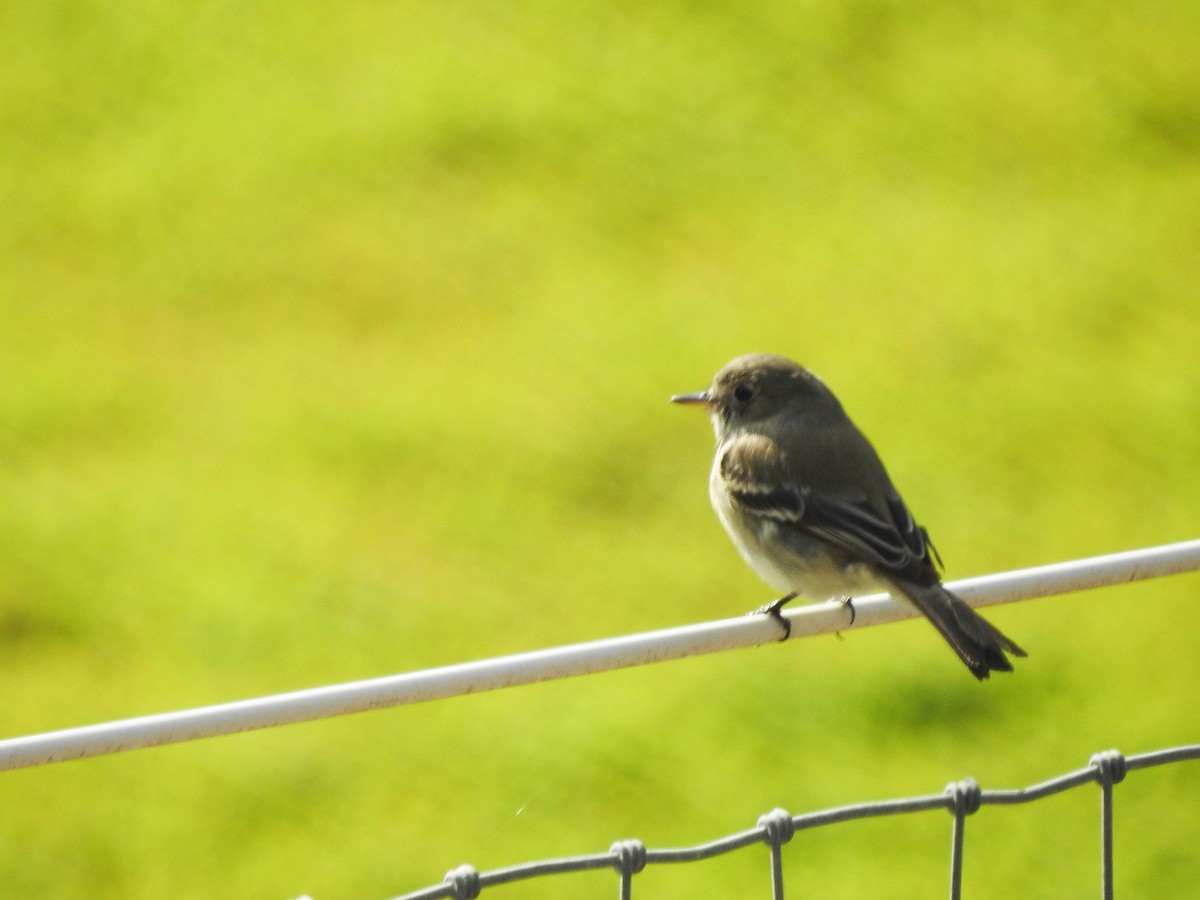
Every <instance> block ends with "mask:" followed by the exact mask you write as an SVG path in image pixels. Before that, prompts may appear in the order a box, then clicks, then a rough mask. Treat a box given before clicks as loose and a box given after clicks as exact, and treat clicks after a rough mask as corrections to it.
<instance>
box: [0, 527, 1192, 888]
mask: <svg viewBox="0 0 1200 900" xmlns="http://www.w3.org/2000/svg"><path fill="white" fill-rule="evenodd" d="M1198 569H1200V540H1194V541H1185V542H1182V543H1177V544H1168V545H1164V546H1160V547H1150V548H1146V549H1142V550H1131V551H1128V552H1124V553H1115V554H1111V555H1108V556H1099V557H1092V558H1090V559H1081V560H1074V561H1071V562H1065V563H1056V564H1053V565H1049V566H1040V567H1036V568H1030V569H1020V570H1017V571H1012V572H1005V573H1000V574H995V575H987V576H984V577H981V578H973V579H966V580H963V581H956V582H950V583H948V584H947V587H949V588H950V589H951V590H953V591H954V592H955V593H957V594H958V595H959V596H961V597H962V598H963V599H964V600H966V601H967V602H968V603H969V604H971V605H972V606H988V605H992V604H997V603H1009V602H1013V601H1016V600H1025V599H1031V598H1034V597H1045V596H1050V595H1054V594H1062V593H1067V592H1070V591H1078V590H1085V589H1088V588H1095V587H1101V586H1104V585H1111V584H1121V583H1126V582H1131V581H1138V580H1142V579H1147V578H1157V577H1161V576H1165V575H1175V574H1180V573H1183V572H1191V571H1196V570H1198ZM917 614H918V613H917V612H916V611H915V610H914V609H913V608H912V607H911V606H909V605H907V604H904V603H900V602H897V601H896V600H893V599H892V598H890V597H888V596H887V595H885V594H880V595H875V596H871V597H863V598H855V601H854V607H853V610H851V609H849V608H848V607H847V605H846V604H843V603H840V602H836V601H835V602H831V603H821V604H814V605H811V606H803V607H798V608H795V609H790V610H787V611H786V612H785V613H784V616H785V617H786V618H787V620H788V623H789V625H790V633H789V636H788V638H787V639H788V640H794V639H796V638H800V637H808V636H812V635H816V634H825V633H829V632H835V631H846V630H849V629H859V628H866V627H870V626H872V625H879V624H884V623H886V622H894V621H899V620H902V619H907V618H912V617H914V616H915V615H917ZM779 640H780V629H779V623H778V622H777V621H775V620H774V619H773V618H772V617H769V616H762V615H755V616H741V617H738V618H735V619H724V620H720V621H716V622H706V623H702V624H698V625H689V626H685V627H682V628H671V629H665V630H661V631H653V632H645V633H642V634H635V635H628V636H625V637H619V638H611V639H607V640H601V641H592V642H589V643H583V644H573V645H570V646H566V647H558V648H553V649H549V650H538V651H534V652H531V653H521V654H515V655H511V656H503V657H496V658H493V659H485V660H480V661H477V662H472V663H463V664H459V665H452V666H444V667H441V668H436V669H427V670H424V671H419V672H412V673H407V674H403V675H393V676H388V677H385V678H375V679H369V680H366V681H355V682H349V683H345V684H337V685H328V686H325V687H319V688H313V689H309V690H302V691H293V692H291V693H286V694H277V695H273V696H269V697H260V698H256V699H251V700H243V701H238V702H234V703H224V704H218V705H215V706H206V707H201V708H199V709H191V710H181V711H177V712H171V713H163V714H159V715H151V716H143V717H140V718H134V719H123V720H119V721H114V722H105V723H101V724H98V725H89V726H83V727H79V728H69V729H65V730H61V731H52V732H47V733H45V734H37V735H30V736H28V737H18V738H9V739H6V740H0V770H5V769H18V768H25V767H30V766H39V765H47V764H49V763H57V762H65V761H67V760H73V759H83V758H87V757H93V756H100V755H103V754H109V753H120V752H125V751H128V750H135V749H138V748H142V747H152V746H159V745H163V744H170V743H177V742H182V741H190V740H196V739H199V738H204V737H213V736H216V735H223V734H231V733H234V732H240V731H248V730H251V729H260V728H270V727H274V726H277V725H284V724H290V723H295V722H302V721H310V720H314V719H320V718H326V717H330V716H337V715H345V714H348V713H355V712H364V711H367V710H371V709H381V708H386V707H390V706H398V705H402V704H409V703H420V702H424V701H428V700H436V699H442V698H447V697H452V696H457V695H461V694H470V693H478V692H481V691H489V690H496V689H499V688H504V687H513V686H516V685H520V684H530V683H534V682H539V681H548V680H551V679H556V678H566V677H569V676H576V675H583V674H587V673H591V672H601V671H609V670H612V669H618V668H623V667H628V666H634V665H644V664H648V663H654V662H663V661H666V660H669V659H678V658H681V657H685V656H692V655H697V654H702V653H714V652H718V651H721V650H728V649H733V648H737V647H750V646H757V645H759V644H766V643H771V642H776V641H779ZM1195 759H1200V745H1193V746H1183V747H1175V748H1171V749H1167V750H1160V751H1156V752H1153V753H1144V754H1141V755H1138V756H1131V757H1124V756H1122V755H1121V754H1120V753H1118V752H1116V751H1114V750H1110V751H1105V752H1103V753H1097V754H1095V755H1094V756H1093V757H1092V758H1091V760H1090V762H1089V764H1088V766H1087V767H1086V768H1083V769H1079V770H1077V771H1074V772H1068V773H1067V774H1065V775H1061V776H1059V777H1057V778H1053V779H1051V780H1049V781H1045V782H1042V783H1040V784H1035V785H1032V786H1030V787H1027V788H1022V789H1018V790H988V791H985V790H982V789H981V788H980V787H979V785H978V784H977V783H976V782H975V780H974V779H971V778H967V779H964V780H963V781H959V782H955V783H952V784H950V785H949V786H948V787H947V788H946V789H945V791H943V792H942V793H940V794H931V795H929V796H923V797H912V798H907V799H899V800H885V801H875V802H867V803H860V804H854V805H850V806H841V807H835V808H832V809H826V810H821V811H818V812H811V813H805V814H803V815H798V816H792V815H790V814H789V813H787V812H785V811H784V810H781V809H776V810H772V811H771V812H768V813H766V814H764V815H763V816H761V817H760V818H759V820H758V823H757V824H756V826H755V827H754V828H751V829H748V830H746V831H742V832H738V833H736V834H731V835H728V836H726V837H723V838H720V839H717V840H715V841H712V842H711V843H707V844H701V845H699V846H696V847H688V848H683V849H665V850H650V849H647V848H646V847H645V845H644V844H642V843H641V842H640V841H637V840H624V841H618V842H616V843H615V844H613V846H612V847H611V848H610V849H609V851H608V852H607V853H596V854H591V855H585V856H574V857H564V858H559V859H548V860H542V861H540V862H530V863H525V864H522V865H517V866H511V867H509V868H504V869H495V870H492V871H490V872H484V873H480V872H478V871H477V870H476V869H474V868H472V867H471V866H465V865H464V866H459V867H458V868H456V869H453V870H451V871H450V872H449V873H448V874H447V875H446V877H445V879H444V880H443V882H442V883H440V884H436V885H433V886H431V887H428V888H425V889H423V890H420V891H417V892H415V893H410V894H405V895H402V896H401V897H399V898H397V900H433V898H453V900H467V898H475V897H478V896H479V894H480V892H481V891H482V890H483V889H484V888H490V887H494V886H496V885H501V884H507V883H510V882H519V881H525V880H528V879H532V878H540V877H544V876H547V875H557V874H566V873H571V872H583V871H589V870H596V869H613V870H615V871H616V873H617V876H618V879H619V890H620V897H622V898H629V897H631V896H632V890H633V880H634V877H635V876H636V875H637V874H638V873H640V872H642V871H643V870H644V869H645V868H646V866H648V865H659V864H667V863H681V862H693V861H699V860H705V859H710V858H712V857H716V856H721V855H723V854H726V853H731V852H733V851H736V850H740V849H743V848H745V847H749V846H752V845H755V844H762V843H765V844H766V845H767V846H768V847H769V848H770V864H771V868H770V871H771V890H772V896H773V897H774V898H782V897H783V896H784V892H783V861H782V860H783V857H782V853H783V846H784V845H785V844H786V843H788V841H790V840H791V839H792V838H793V836H794V835H795V834H796V832H797V831H801V830H804V829H812V828H818V827H824V826H826V825H832V824H834V823H837V822H846V821H851V820H855V819H869V818H876V817H880V816H890V815H898V814H909V813H917V812H923V811H927V810H932V809H944V810H948V811H949V812H950V813H951V815H952V816H953V826H952V832H951V861H950V896H951V897H952V898H957V897H959V896H960V892H961V884H962V857H963V846H964V839H965V829H966V818H967V816H969V815H972V814H973V813H975V812H977V811H978V810H979V809H980V808H981V807H982V806H987V805H998V804H1017V803H1028V802H1032V801H1035V800H1039V799H1042V798H1044V797H1048V796H1050V795H1052V794H1057V793H1059V792H1061V791H1066V790H1070V789H1072V788H1076V787H1079V786H1081V785H1084V784H1088V783H1097V784H1099V785H1100V788H1101V806H1100V825H1101V827H1100V832H1101V852H1100V861H1101V884H1102V892H1103V896H1104V897H1105V898H1111V897H1112V890H1113V878H1112V794H1113V787H1114V785H1116V784H1118V783H1120V782H1121V781H1122V780H1123V779H1124V778H1125V776H1126V774H1127V773H1128V772H1130V771H1134V770H1136V769H1144V768H1149V767H1151V766H1159V765H1165V764H1167V763H1175V762H1181V761H1184V760H1195Z"/></svg>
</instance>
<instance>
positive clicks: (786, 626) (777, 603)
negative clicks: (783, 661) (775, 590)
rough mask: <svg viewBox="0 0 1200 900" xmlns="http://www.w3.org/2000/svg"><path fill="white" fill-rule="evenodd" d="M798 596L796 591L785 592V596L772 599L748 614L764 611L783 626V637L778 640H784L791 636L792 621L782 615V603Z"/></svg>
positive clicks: (753, 614)
mask: <svg viewBox="0 0 1200 900" xmlns="http://www.w3.org/2000/svg"><path fill="white" fill-rule="evenodd" d="M799 596H800V595H799V594H797V593H792V594H787V595H786V596H783V597H780V598H779V599H778V600H772V601H771V602H770V603H768V604H766V605H765V606H760V607H759V608H758V609H756V610H754V612H752V613H750V615H752V616H755V615H760V614H762V613H766V614H767V615H768V616H770V617H771V618H773V619H774V620H775V621H776V622H778V623H779V624H780V625H782V626H783V637H781V638H780V640H781V641H786V640H787V639H788V638H789V637H791V636H792V623H791V622H789V621H788V620H787V619H785V618H784V617H783V607H784V604H786V603H790V602H791V601H793V600H795V599H796V598H797V597H799Z"/></svg>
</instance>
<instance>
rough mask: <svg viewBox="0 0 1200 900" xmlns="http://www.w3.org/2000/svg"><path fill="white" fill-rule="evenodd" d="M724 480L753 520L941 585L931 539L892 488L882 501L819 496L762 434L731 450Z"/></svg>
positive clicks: (848, 492)
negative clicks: (759, 519) (803, 534)
mask: <svg viewBox="0 0 1200 900" xmlns="http://www.w3.org/2000/svg"><path fill="white" fill-rule="evenodd" d="M721 476H722V480H723V482H724V485H725V490H726V491H727V493H728V494H729V498H730V500H731V502H733V503H734V504H735V506H737V507H739V508H740V509H741V510H742V511H743V512H744V513H746V514H748V515H754V516H761V517H763V518H767V519H771V520H773V521H774V522H776V523H777V524H778V525H780V526H781V527H791V528H798V529H802V530H804V531H807V532H809V533H810V534H813V535H815V536H817V537H820V538H822V539H824V540H826V541H828V542H829V543H830V544H833V545H834V546H836V547H838V548H840V549H841V550H843V551H844V552H846V553H847V554H849V555H850V556H852V557H853V558H855V559H859V560H862V561H864V562H870V563H873V564H875V565H878V566H880V567H881V568H882V569H884V570H885V571H887V572H890V573H893V574H895V575H897V576H900V577H905V578H911V579H913V580H915V581H918V582H921V583H925V582H928V581H929V580H931V579H932V580H934V581H936V580H937V570H936V569H935V568H934V566H933V562H932V560H931V557H930V553H931V551H933V545H932V543H931V542H930V541H929V536H928V534H926V532H925V529H924V528H922V527H921V526H920V525H918V524H917V523H916V521H914V519H913V517H912V514H911V513H910V512H909V511H908V507H906V506H905V505H904V501H903V500H902V499H901V498H900V495H899V494H897V493H896V491H895V490H894V489H893V488H891V486H890V485H888V487H887V489H886V490H885V491H883V492H882V494H881V496H879V497H873V496H871V494H869V493H868V492H867V491H866V490H863V489H854V488H851V489H845V490H841V491H838V492H836V493H831V492H827V491H820V490H818V489H817V488H816V487H815V486H813V485H809V484H804V483H802V482H801V481H800V480H799V479H798V478H797V477H796V475H795V473H794V472H792V471H788V467H787V464H786V461H785V460H784V459H783V458H782V457H781V455H780V454H779V453H778V452H777V451H776V450H775V448H774V445H773V443H772V442H771V440H770V439H769V438H767V437H765V436H763V435H757V434H750V435H745V436H743V437H741V438H739V439H737V440H736V441H734V442H733V443H732V444H731V445H730V446H729V447H728V448H726V450H725V453H724V454H723V455H722V457H721ZM933 552H934V553H936V551H933Z"/></svg>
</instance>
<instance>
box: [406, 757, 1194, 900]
mask: <svg viewBox="0 0 1200 900" xmlns="http://www.w3.org/2000/svg"><path fill="white" fill-rule="evenodd" d="M1196 759H1200V744H1193V745H1188V746H1183V747H1172V748H1170V749H1166V750H1156V751H1153V752H1150V753H1141V754H1138V755H1137V756H1123V755H1122V754H1121V753H1119V752H1117V751H1116V750H1105V751H1103V752H1101V753H1095V754H1093V755H1092V757H1091V759H1089V760H1088V764H1087V766H1085V767H1084V768H1082V769H1077V770H1075V771H1073V772H1067V773H1066V774H1064V775H1059V776H1058V777H1056V778H1051V779H1050V780H1048V781H1043V782H1040V783H1038V784H1034V785H1031V786H1029V787H1026V788H1017V789H1016V790H983V789H982V788H980V786H979V784H978V783H977V782H976V781H975V779H974V778H964V779H963V780H962V781H955V782H952V783H951V784H949V785H947V786H946V789H945V790H944V791H942V793H940V794H929V795H927V796H923V797H907V798H903V799H899V800H878V801H872V802H868V803H855V804H851V805H849V806H837V807H833V808H832V809H823V810H819V811H817V812H810V813H803V814H801V815H798V816H793V815H791V814H790V813H788V812H787V811H786V810H782V809H774V810H771V811H770V812H768V813H765V814H763V815H762V816H760V817H759V819H758V822H757V824H756V825H755V827H754V828H750V829H747V830H746V831H739V832H737V833H735V834H730V835H727V836H726V837H722V838H718V839H717V840H714V841H710V842H709V843H707V844H700V845H698V846H695V847H685V848H680V849H669V850H650V849H648V848H647V847H646V846H645V845H644V844H643V843H642V842H641V841H638V840H621V841H617V842H616V843H614V844H613V845H612V847H611V848H609V850H608V852H607V853H592V854H587V855H583V856H566V857H560V858H558V859H544V860H540V861H537V862H528V863H522V864H520V865H515V866H508V867H507V868H503V869H493V870H491V871H490V872H479V871H478V870H476V869H475V868H474V867H473V866H469V865H461V866H458V867H457V868H454V869H451V870H450V871H449V872H447V873H446V877H445V878H444V879H443V881H442V883H441V884H435V885H431V886H429V887H427V888H424V889H422V890H419V891H414V892H412V893H409V894H403V895H401V896H399V897H395V898H393V900H439V898H449V900H475V898H476V897H478V896H479V895H480V893H481V892H482V891H483V889H484V888H490V887H496V886H497V885H501V884H510V883H512V882H518V881H528V880H530V879H533V878H542V877H544V876H547V875H563V874H568V873H572V872H588V871H592V870H594V869H614V870H616V873H617V877H618V885H619V893H618V896H619V897H620V898H621V900H630V898H631V897H632V896H633V879H634V876H636V875H637V874H638V873H640V872H641V871H643V870H644V869H645V868H646V866H649V865H660V864H667V863H685V862H698V861H700V860H706V859H712V858H713V857H716V856H723V855H724V854H726V853H732V852H733V851H735V850H741V849H743V848H745V847H750V846H753V845H755V844H766V845H767V847H768V849H769V850H770V864H771V896H772V898H774V900H783V897H784V892H783V846H784V844H786V843H788V842H789V841H790V840H791V839H792V838H793V837H794V836H795V834H796V832H798V831H804V830H807V829H811V828H823V827H825V826H826V825H833V824H836V823H838V822H849V821H853V820H856V819H873V818H879V817H882V816H894V815H905V814H909V813H918V812H925V811H927V810H931V809H944V810H947V811H948V812H949V813H950V814H951V815H952V816H953V817H954V818H953V824H952V827H951V838H950V897H951V898H952V900H958V898H959V897H961V895H962V872H963V846H964V842H965V837H966V820H967V817H968V816H970V815H973V814H974V813H976V812H978V811H979V809H980V808H981V807H984V806H999V805H1013V804H1018V803H1032V802H1034V801H1035V800H1042V799H1044V798H1046V797H1049V796H1051V795H1053V794H1059V793H1062V792H1063V791H1068V790H1071V789H1072V788H1077V787H1079V786H1080V785H1084V784H1090V783H1095V784H1098V785H1099V786H1100V883H1101V892H1102V896H1103V897H1104V898H1105V900H1112V896H1113V839H1112V830H1113V787H1114V786H1115V785H1117V784H1119V783H1120V782H1121V781H1123V780H1124V778H1125V776H1126V775H1127V774H1128V773H1129V772H1132V771H1135V770H1137V769H1149V768H1151V767H1153V766H1161V765H1166V764H1168V763H1176V762H1183V761H1185V760H1196Z"/></svg>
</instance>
